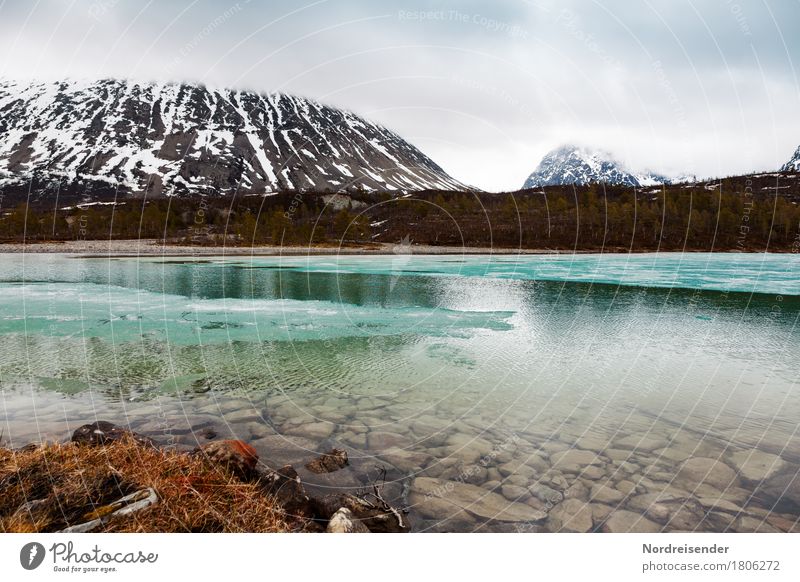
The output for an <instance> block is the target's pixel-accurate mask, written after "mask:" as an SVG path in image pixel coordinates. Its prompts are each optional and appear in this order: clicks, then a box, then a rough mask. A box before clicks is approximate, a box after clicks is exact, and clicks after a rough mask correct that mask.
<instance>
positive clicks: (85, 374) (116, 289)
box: [0, 253, 800, 531]
mask: <svg viewBox="0 0 800 582" xmlns="http://www.w3.org/2000/svg"><path fill="white" fill-rule="evenodd" d="M0 297H2V299H0V388H2V393H0V411H2V413H0V414H2V424H0V431H2V432H3V442H4V443H5V444H7V445H8V444H9V443H10V444H11V445H12V446H22V445H24V444H26V443H27V442H30V441H34V440H35V441H39V440H56V439H59V440H60V439H65V438H68V436H69V434H70V432H71V430H74V429H75V428H76V427H77V426H79V425H81V424H84V423H86V422H92V421H94V420H97V419H101V420H111V421H113V422H116V423H118V424H123V425H126V426H130V427H131V428H133V429H134V430H137V431H139V432H142V433H145V434H148V435H150V436H153V437H154V438H156V440H159V441H160V442H162V443H164V444H168V445H174V446H178V447H182V448H187V449H188V448H192V447H194V446H196V445H197V444H198V443H202V442H206V441H205V439H206V438H207V436H208V435H209V434H211V433H210V431H209V429H213V432H214V433H216V434H217V435H218V436H217V437H215V438H226V437H236V438H241V439H244V440H246V441H248V442H251V443H252V444H253V445H254V446H255V447H256V448H257V449H258V451H259V453H260V455H261V459H262V461H264V462H266V463H267V464H270V465H275V464H283V463H285V462H291V463H293V464H295V465H296V466H302V463H303V462H305V461H307V460H309V459H310V458H311V457H313V456H314V455H315V454H317V453H318V452H320V451H321V450H323V449H327V448H330V447H331V446H334V445H336V446H345V447H347V448H348V450H349V452H350V457H351V467H348V468H347V469H345V470H343V471H341V472H337V473H333V474H331V475H329V476H326V477H325V478H324V479H322V478H317V479H318V481H314V479H315V477H313V476H312V475H304V476H305V477H306V478H307V482H308V483H309V487H311V488H316V490H317V491H321V492H330V491H335V490H338V489H342V488H343V489H346V490H352V489H355V488H358V487H360V486H363V485H364V484H365V483H368V482H370V481H372V480H374V479H375V477H376V475H379V474H381V471H380V470H379V469H378V467H384V468H386V469H387V472H386V476H387V483H386V485H385V487H386V491H387V495H388V496H391V497H392V499H393V500H394V501H395V502H396V503H398V504H402V505H405V506H407V507H408V508H409V512H410V517H411V519H412V521H413V523H414V529H415V530H416V531H485V530H498V531H555V530H563V531H585V530H604V531H651V530H652V531H658V530H702V531H785V530H786V529H787V527H788V526H787V524H794V523H796V520H797V518H798V515H800V477H798V471H800V435H798V419H799V418H800V390H798V386H797V379H798V369H799V367H800V332H799V331H798V328H797V324H798V316H799V315H800V257H798V256H797V255H786V254H784V255H781V254H771V255H764V254H736V253H725V254H702V253H694V254H688V253H687V254H680V253H661V254H642V255H561V256H554V255H546V256H508V255H503V256H491V255H464V256H430V255H427V256H422V255H411V254H397V255H388V256H340V257H337V256H314V257H252V258H250V257H236V258H227V259H226V258H223V257H219V258H204V259H202V260H197V261H191V260H184V259H179V258H152V257H149V258H144V257H143V258H138V259H137V258H112V259H108V258H75V257H68V256H63V255H35V254H13V255H11V254H6V255H0Z"/></svg>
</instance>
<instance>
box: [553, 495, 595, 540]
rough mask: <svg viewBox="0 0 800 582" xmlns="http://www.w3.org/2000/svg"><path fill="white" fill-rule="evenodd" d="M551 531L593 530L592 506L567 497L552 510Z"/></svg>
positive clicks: (581, 531)
mask: <svg viewBox="0 0 800 582" xmlns="http://www.w3.org/2000/svg"><path fill="white" fill-rule="evenodd" d="M548 523H549V526H550V531H553V532H567V533H586V532H589V531H592V526H593V521H592V507H591V505H589V504H588V503H585V502H583V501H580V500H578V499H567V500H565V501H564V502H563V503H560V504H559V505H558V506H557V507H555V508H554V509H553V510H552V511H551V512H550V517H549V518H548Z"/></svg>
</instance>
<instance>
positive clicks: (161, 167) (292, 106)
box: [0, 79, 468, 195]
mask: <svg viewBox="0 0 800 582" xmlns="http://www.w3.org/2000/svg"><path fill="white" fill-rule="evenodd" d="M32 180H33V181H34V182H35V181H36V180H42V181H44V182H47V181H57V182H62V181H65V182H67V183H77V184H81V183H86V184H91V185H95V186H96V185H98V184H100V185H101V186H102V185H104V184H105V185H106V186H108V187H109V188H113V189H117V190H122V191H125V192H130V193H146V194H148V195H161V194H167V195H169V194H184V193H189V194H231V193H234V192H243V193H271V192H275V191H312V190H313V191H333V192H335V191H353V190H365V191H389V192H398V193H402V192H407V191H416V190H422V189H446V190H453V189H468V188H467V186H465V185H464V184H462V183H460V182H458V181H457V180H455V179H454V178H452V177H451V176H449V175H448V174H447V173H446V172H445V171H444V170H443V169H442V168H441V167H440V166H438V165H437V164H436V163H435V162H433V161H432V160H431V159H430V158H429V157H427V156H426V155H425V154H423V153H422V152H421V151H420V150H419V149H417V148H416V147H414V146H413V145H411V144H410V143H409V142H407V141H405V140H404V139H403V138H401V137H400V136H399V135H397V134H396V133H395V132H393V131H391V130H389V129H388V128H386V127H384V126H382V125H380V124H377V123H372V122H369V121H367V120H365V119H363V118H361V117H359V116H358V115H356V114H354V113H352V112H350V111H347V110H343V109H337V108H333V107H329V106H327V105H323V104H320V103H318V102H317V101H314V100H311V99H307V98H303V97H297V96H293V95H288V94H285V93H256V92H252V91H242V90H235V89H224V88H223V89H218V88H210V87H207V86H205V85H201V84H189V83H155V82H137V81H130V80H116V79H101V80H96V81H95V80H62V81H34V82H20V81H14V80H10V79H0V186H2V185H6V186H7V185H9V184H21V183H23V184H24V183H25V182H29V181H32Z"/></svg>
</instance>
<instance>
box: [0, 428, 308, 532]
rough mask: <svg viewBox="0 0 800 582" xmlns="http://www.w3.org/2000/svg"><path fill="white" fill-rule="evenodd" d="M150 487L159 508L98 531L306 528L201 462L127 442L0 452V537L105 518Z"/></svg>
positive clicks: (257, 492)
mask: <svg viewBox="0 0 800 582" xmlns="http://www.w3.org/2000/svg"><path fill="white" fill-rule="evenodd" d="M148 487H150V488H152V489H154V490H155V491H156V493H157V494H158V498H159V500H158V503H156V504H155V505H153V506H151V507H148V508H146V509H143V510H140V511H137V512H135V513H133V514H130V515H126V516H121V517H113V518H111V519H110V520H109V521H108V522H107V523H106V524H104V525H103V526H102V527H100V528H98V529H97V530H95V531H108V532H285V531H295V530H298V529H303V525H304V524H303V523H300V522H297V521H294V520H292V519H291V518H290V517H288V516H287V515H285V513H284V512H283V511H282V510H281V508H280V507H279V506H278V504H277V502H276V501H275V499H274V498H273V497H271V496H269V495H267V494H265V492H264V490H263V488H262V487H261V486H259V484H258V483H245V482H242V481H240V480H239V479H238V478H236V477H235V476H234V475H233V474H231V473H229V472H228V471H227V470H225V469H224V468H221V467H218V466H213V465H211V464H209V463H208V462H207V461H205V460H204V459H203V458H202V457H199V456H191V455H187V454H182V453H178V452H176V451H171V450H163V449H156V448H153V447H148V446H143V445H141V444H139V443H136V442H135V441H133V440H132V439H129V438H126V439H123V440H120V441H115V442H113V443H110V444H107V445H105V446H99V447H92V446H79V445H76V444H73V443H66V444H45V445H42V446H38V447H26V448H25V449H23V450H19V451H12V450H10V449H5V448H2V446H0V532H50V531H58V530H60V529H63V528H65V527H68V526H72V525H77V524H80V523H83V522H86V521H89V520H90V519H92V518H93V517H97V516H98V515H104V506H106V505H107V504H109V503H112V502H114V501H116V500H117V499H119V498H121V497H123V496H125V495H128V494H130V493H133V492H135V491H138V490H141V489H146V488H148Z"/></svg>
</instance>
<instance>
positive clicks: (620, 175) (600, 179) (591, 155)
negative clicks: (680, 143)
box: [522, 144, 671, 189]
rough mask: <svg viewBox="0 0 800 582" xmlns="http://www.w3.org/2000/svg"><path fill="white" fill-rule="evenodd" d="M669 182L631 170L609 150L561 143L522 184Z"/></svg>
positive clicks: (633, 185) (665, 179) (546, 155)
mask: <svg viewBox="0 0 800 582" xmlns="http://www.w3.org/2000/svg"><path fill="white" fill-rule="evenodd" d="M670 182H671V180H670V179H669V178H667V177H666V176H662V175H659V174H655V173H651V172H640V173H634V172H632V171H630V170H628V169H627V168H626V167H625V166H624V165H623V164H621V163H620V162H618V161H616V160H615V159H614V157H613V156H612V155H611V154H609V153H608V152H605V151H602V150H598V149H590V148H586V147H581V146H576V145H573V144H564V145H562V146H559V147H557V148H555V149H553V150H550V151H549V152H548V153H547V154H545V155H544V157H543V158H542V159H541V161H540V162H539V165H538V166H537V167H536V169H535V170H534V171H533V172H532V173H531V174H530V176H528V179H527V180H526V181H525V184H524V185H523V186H522V188H523V189H530V188H541V187H544V186H567V185H575V186H585V185H588V184H603V183H604V184H610V185H613V186H630V187H633V188H640V187H646V186H655V185H659V184H668V183H670Z"/></svg>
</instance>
